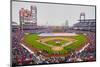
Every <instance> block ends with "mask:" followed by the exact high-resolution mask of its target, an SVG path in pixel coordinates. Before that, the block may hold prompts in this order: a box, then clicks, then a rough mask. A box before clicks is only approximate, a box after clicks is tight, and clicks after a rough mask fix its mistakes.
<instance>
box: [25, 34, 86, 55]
mask: <svg viewBox="0 0 100 67" xmlns="http://www.w3.org/2000/svg"><path fill="white" fill-rule="evenodd" d="M65 38H70V37H65ZM71 38H74V39H76V40H77V41H76V42H74V43H72V44H70V45H68V46H65V47H64V49H63V50H61V51H53V50H52V49H51V47H49V46H46V45H44V44H41V43H39V42H37V41H36V40H38V39H39V36H38V34H28V35H25V36H24V42H25V43H26V44H27V45H30V46H32V47H35V48H37V49H40V50H42V51H46V52H48V54H52V53H59V54H64V53H68V52H71V51H73V50H75V49H77V48H80V46H82V45H84V43H85V42H86V36H84V35H82V34H79V35H78V36H72V37H71ZM50 43H51V44H52V42H50ZM62 43H65V41H63V42H62ZM54 45H56V44H54Z"/></svg>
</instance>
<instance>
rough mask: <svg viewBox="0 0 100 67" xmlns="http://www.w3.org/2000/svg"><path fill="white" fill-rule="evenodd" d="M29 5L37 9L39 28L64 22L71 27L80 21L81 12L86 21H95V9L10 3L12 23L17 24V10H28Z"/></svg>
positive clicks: (75, 6)
mask: <svg viewBox="0 0 100 67" xmlns="http://www.w3.org/2000/svg"><path fill="white" fill-rule="evenodd" d="M31 5H33V6H36V7H37V24H38V25H40V26H41V25H48V26H52V25H54V26H61V25H64V24H65V23H66V20H67V21H68V25H69V26H73V24H75V23H77V22H78V20H79V19H80V18H79V17H80V13H81V12H84V13H85V14H86V19H91V18H92V19H95V7H90V6H88V7H87V6H77V5H60V4H46V3H30V2H12V8H13V9H12V21H14V22H17V23H18V24H19V10H20V9H21V8H25V9H28V10H30V6H31ZM65 8H66V9H65ZM73 11H74V12H73Z"/></svg>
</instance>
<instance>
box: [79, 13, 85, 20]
mask: <svg viewBox="0 0 100 67" xmlns="http://www.w3.org/2000/svg"><path fill="white" fill-rule="evenodd" d="M81 20H84V22H85V13H84V12H82V13H80V22H81Z"/></svg>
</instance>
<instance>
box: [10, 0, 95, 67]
mask: <svg viewBox="0 0 100 67" xmlns="http://www.w3.org/2000/svg"><path fill="white" fill-rule="evenodd" d="M27 3H28V2H24V3H23V2H16V1H13V2H12V4H13V5H12V6H13V7H16V6H19V5H25V6H27V7H25V6H19V7H17V8H13V9H12V13H13V14H12V15H13V18H12V22H11V48H12V51H11V55H12V57H11V59H12V66H25V65H41V64H59V63H76V62H92V61H96V18H95V17H94V16H93V17H94V18H88V17H91V16H92V15H89V14H88V13H92V10H91V8H88V9H87V8H86V6H85V7H83V6H80V7H77V6H73V8H76V7H77V9H79V11H78V10H75V11H76V14H77V15H76V14H74V13H73V12H72V14H70V12H69V13H67V12H68V10H67V9H69V10H71V11H72V10H73V9H72V8H66V9H65V8H63V7H64V6H63V7H62V6H59V7H60V8H58V7H56V8H57V9H56V10H55V9H54V6H52V5H53V4H52V5H50V4H49V5H48V4H47V6H50V7H52V8H51V9H52V10H55V11H54V12H52V11H51V10H47V11H45V12H44V13H46V12H47V16H48V17H46V14H43V13H42V11H44V10H43V9H41V8H45V10H46V9H47V7H44V6H43V4H40V3H38V4H36V3H34V4H35V5H33V3H29V4H27ZM29 5H30V6H29ZM38 5H42V6H38ZM28 6H29V7H30V8H28ZM65 6H68V7H69V5H65ZM70 6H71V7H72V5H70ZM40 7H41V8H40ZM80 8H84V9H85V10H86V9H87V10H88V11H85V10H84V9H82V10H80ZM93 8H94V7H93ZM39 9H41V10H40V11H39ZM60 9H61V10H60ZM89 9H90V10H89ZM15 10H16V11H15ZM56 11H57V12H58V13H59V14H61V15H59V14H57V15H56ZM63 11H65V14H64V15H63ZM90 11H91V12H90ZM93 11H94V10H93ZM87 12H88V13H87ZM39 13H40V14H41V17H40V14H39ZM49 13H50V14H49ZM51 13H54V14H51ZM69 14H70V15H72V16H70V15H69ZM92 14H95V11H94V12H93V13H92ZM51 15H52V16H51ZM58 15H59V16H58ZM67 15H68V16H67ZM88 15H89V16H88ZM14 16H15V17H14ZM43 17H44V18H43ZM59 17H60V19H59ZM65 17H67V18H66V19H68V20H66V19H64V18H65ZM77 17H78V19H77ZM61 18H62V19H61ZM14 19H15V20H14ZM41 19H42V20H43V21H42V20H41ZM73 19H74V20H75V21H73ZM39 21H40V22H39ZM44 21H45V22H44ZM46 21H48V22H46ZM54 21H55V22H54ZM63 21H64V22H63ZM71 21H73V22H71ZM43 23H44V25H43ZM71 23H72V26H70V24H71Z"/></svg>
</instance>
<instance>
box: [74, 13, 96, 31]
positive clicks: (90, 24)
mask: <svg viewBox="0 0 100 67" xmlns="http://www.w3.org/2000/svg"><path fill="white" fill-rule="evenodd" d="M73 29H75V30H83V31H91V32H95V31H96V19H85V14H82V13H81V14H80V20H78V23H76V24H74V26H73Z"/></svg>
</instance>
